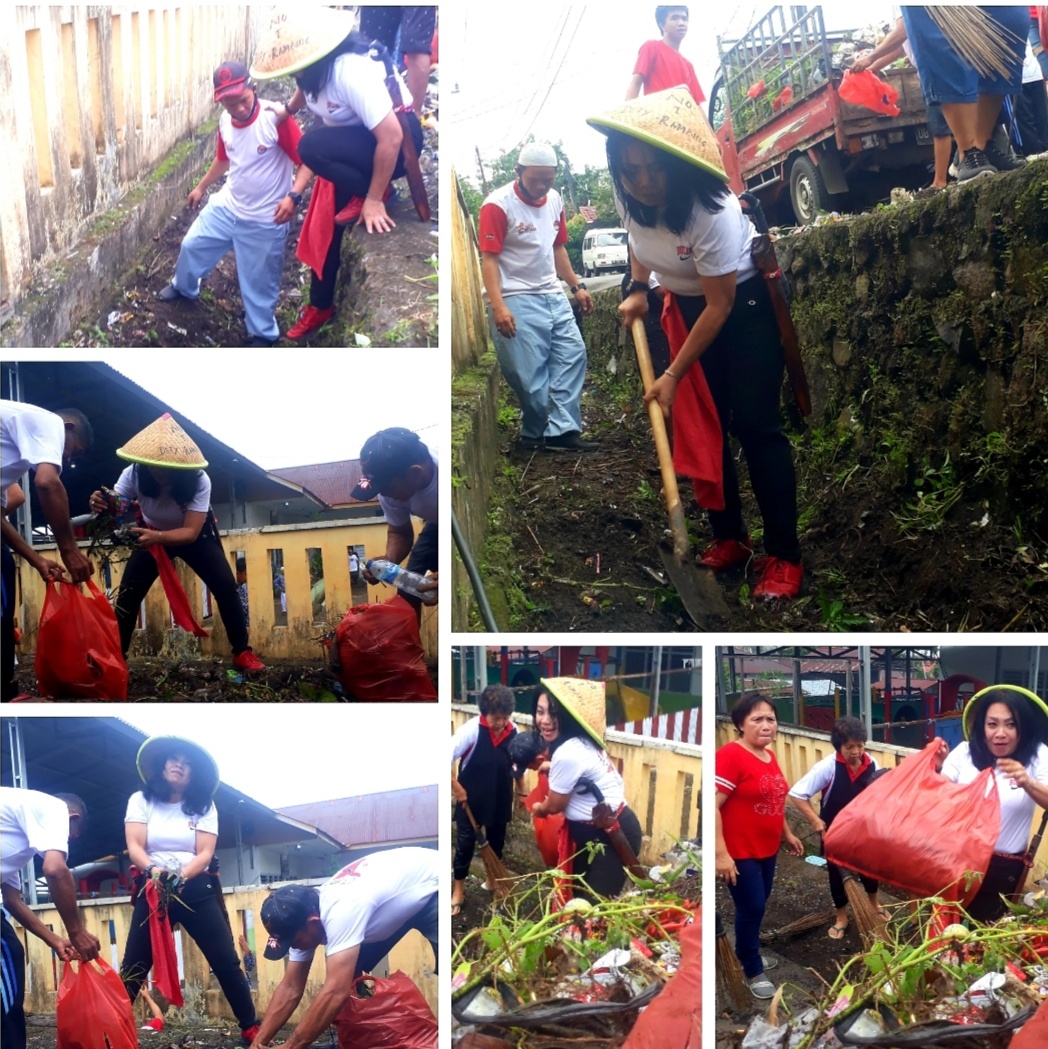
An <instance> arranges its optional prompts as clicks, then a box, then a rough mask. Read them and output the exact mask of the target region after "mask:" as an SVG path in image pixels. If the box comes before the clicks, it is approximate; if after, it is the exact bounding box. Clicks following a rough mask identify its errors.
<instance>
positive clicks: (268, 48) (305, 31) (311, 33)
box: [251, 7, 356, 80]
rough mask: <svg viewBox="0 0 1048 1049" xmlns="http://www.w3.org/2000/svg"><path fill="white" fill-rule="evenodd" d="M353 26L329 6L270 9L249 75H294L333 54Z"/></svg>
mask: <svg viewBox="0 0 1048 1049" xmlns="http://www.w3.org/2000/svg"><path fill="white" fill-rule="evenodd" d="M355 23H356V17H355V16H354V15H353V14H351V13H350V12H348V11H336V10H334V9H333V8H330V7H305V8H302V9H298V10H292V9H290V8H288V7H274V8H273V14H272V16H271V17H270V19H269V25H268V26H267V27H266V28H265V29H264V30H263V31H262V37H261V39H260V40H259V42H258V47H257V48H256V49H255V57H254V60H253V61H252V63H251V75H252V76H253V77H256V78H257V79H259V80H271V79H272V78H273V77H278V76H287V75H288V74H290V73H297V72H298V71H299V70H300V69H305V68H306V66H311V65H312V64H313V63H314V62H316V61H318V60H319V59H321V58H323V57H324V56H325V55H327V54H330V53H331V52H332V51H334V50H335V48H336V47H337V46H338V45H339V44H341V43H342V41H343V40H345V39H346V37H347V36H349V34H350V33H351V32H352V31H353V27H354V25H355Z"/></svg>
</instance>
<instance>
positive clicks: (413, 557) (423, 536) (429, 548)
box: [400, 521, 440, 615]
mask: <svg viewBox="0 0 1048 1049" xmlns="http://www.w3.org/2000/svg"><path fill="white" fill-rule="evenodd" d="M437 536H438V529H437V522H436V521H427V522H426V524H424V525H423V526H422V531H421V532H419V534H418V535H417V536H416V537H415V544H414V546H412V548H411V553H410V554H409V555H408V563H407V565H406V566H405V567H406V568H407V570H408V571H409V572H418V574H419V575H425V574H426V573H427V572H436V571H437V569H438V568H439V567H440V565H439V563H438V561H437V553H438V550H437ZM400 596H401V597H402V598H404V600H405V601H408V602H409V603H410V604H412V605H413V606H414V608H415V611H416V612H417V613H418V614H419V615H422V602H421V601H420V600H419V599H418V598H417V597H415V595H414V594H406V593H404V591H403V590H402V591H401V592H400Z"/></svg>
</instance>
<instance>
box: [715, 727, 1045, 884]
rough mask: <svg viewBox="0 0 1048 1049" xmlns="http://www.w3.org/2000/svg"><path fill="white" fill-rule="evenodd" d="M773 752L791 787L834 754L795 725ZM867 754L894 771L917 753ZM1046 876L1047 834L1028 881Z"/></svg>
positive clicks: (723, 731) (821, 737)
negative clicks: (822, 760) (816, 763)
mask: <svg viewBox="0 0 1048 1049" xmlns="http://www.w3.org/2000/svg"><path fill="white" fill-rule="evenodd" d="M734 739H738V733H737V732H736V731H735V726H734V725H733V724H732V723H731V720H730V719H729V718H726V717H718V718H717V746H718V747H723V746H724V744H725V743H730V742H731V741H732V740H734ZM774 749H775V760H776V761H777V762H778V763H779V767H780V768H781V769H782V773H783V775H784V776H785V777H786V782H787V783H790V784H793V783H796V782H797V780H799V779H800V778H801V776H803V775H804V774H805V773H806V772H807V771H808V769H810V768H811V767H812V765H814V764H815V762H817V761H818V760H819V759H820V758H824V757H827V756H828V755H830V754H832V753H833V745H832V744H831V743H830V737H829V736H828V735H826V734H818V733H813V732H812V731H811V730H810V729H799V728H795V727H794V726H792V725H780V726H779V734H778V737H777V738H776V740H775V746H774ZM866 750H867V751H868V752H869V754H870V756H871V757H873V758H875V759H876V760H877V764H878V765H879V766H880V767H881V768H888V769H893V768H895V766H896V765H898V764H899V763H900V762H901V761H902V760H903V759H904V758H906V757H908V756H909V755H910V754H914V753H916V751H914V750H911V749H910V748H908V747H894V746H890V745H888V744H885V743H869V744H867V746H866ZM1040 819H1041V817H1040V814H1039V813H1038V815H1037V817H1036V819H1035V821H1034V822H1035V826H1034V830H1036V829H1037V825H1039V824H1040ZM1046 873H1048V834H1046V835H1045V839H1044V841H1042V842H1041V847H1040V849H1038V851H1037V855H1036V856H1035V857H1034V865H1033V869H1032V871H1031V873H1030V877H1029V880H1030V881H1036V880H1037V879H1038V878H1041V877H1044V875H1045V874H1046Z"/></svg>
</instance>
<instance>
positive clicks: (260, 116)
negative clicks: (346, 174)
mask: <svg viewBox="0 0 1048 1049" xmlns="http://www.w3.org/2000/svg"><path fill="white" fill-rule="evenodd" d="M301 137H302V132H301V130H300V129H299V126H298V124H296V123H295V121H294V120H291V119H290V118H289V119H288V120H285V121H284V122H283V123H282V124H280V125H279V126H278V125H277V115H276V110H275V108H274V105H273V103H272V102H265V101H263V100H262V99H261V98H260V99H259V100H258V107H257V108H256V109H255V113H254V115H253V116H252V117H251V119H250V120H249V121H248V122H247V123H246V124H238V123H237V122H236V121H235V120H234V119H233V118H232V117H231V116H230V115H229V114H228V113H223V114H222V116H221V117H220V118H219V121H218V145H217V150H216V152H217V155H218V159H219V160H228V161H229V176H228V177H227V178H226V182H225V185H224V186H223V187H222V188H221V189H220V190H219V191H218V192H217V193H216V194H215V195H214V196H213V197H212V198H211V200H212V203H214V204H215V205H216V206H219V207H223V208H228V209H229V210H230V211H232V212H233V214H234V215H236V217H237V218H240V219H244V220H245V221H247V222H268V223H272V222H273V212H274V211H275V210H276V206H277V204H279V203H280V201H281V200H282V199H283V198H284V197H286V196H287V194H288V191H289V190H290V189H291V183H292V180H293V178H294V173H295V171H294V169H295V165H296V164H301V163H302V161H301V160H300V159H299V156H298V140H299V139H300V138H301Z"/></svg>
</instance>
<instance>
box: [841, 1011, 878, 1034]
mask: <svg viewBox="0 0 1048 1049" xmlns="http://www.w3.org/2000/svg"><path fill="white" fill-rule="evenodd" d="M886 1031H887V1027H885V1024H884V1017H883V1016H881V1014H880V1013H879V1012H877V1010H876V1009H863V1010H862V1012H861V1013H859V1015H858V1016H857V1017H856V1018H855V1020H854V1021H853V1022H852V1025H851V1027H849V1028H848V1036H849V1037H850V1038H876V1037H878V1036H879V1035H882V1034H884V1033H885V1032H886Z"/></svg>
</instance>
